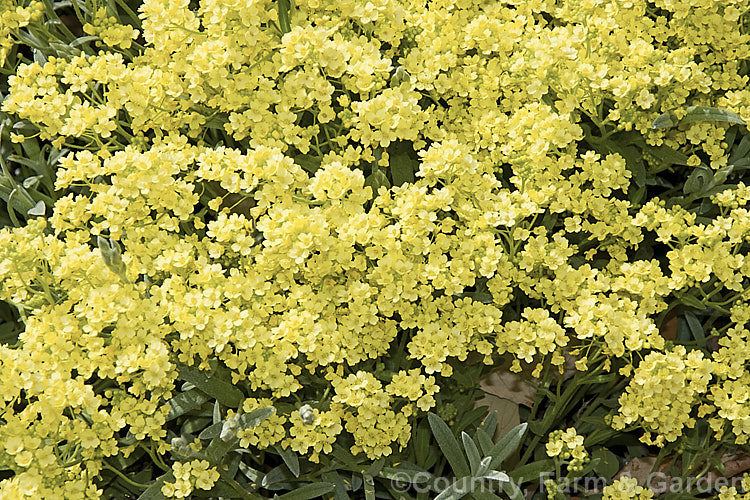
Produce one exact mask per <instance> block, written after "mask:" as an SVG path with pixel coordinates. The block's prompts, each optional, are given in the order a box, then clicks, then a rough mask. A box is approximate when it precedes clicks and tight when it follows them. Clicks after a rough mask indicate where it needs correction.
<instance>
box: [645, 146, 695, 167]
mask: <svg viewBox="0 0 750 500" xmlns="http://www.w3.org/2000/svg"><path fill="white" fill-rule="evenodd" d="M646 153H650V154H651V155H653V156H655V157H656V158H657V159H658V160H660V161H661V162H663V163H666V164H667V165H687V161H688V155H686V154H685V153H683V152H681V151H677V150H674V149H672V148H670V147H669V146H665V145H663V144H662V145H661V146H651V145H646V147H645V148H644V154H646Z"/></svg>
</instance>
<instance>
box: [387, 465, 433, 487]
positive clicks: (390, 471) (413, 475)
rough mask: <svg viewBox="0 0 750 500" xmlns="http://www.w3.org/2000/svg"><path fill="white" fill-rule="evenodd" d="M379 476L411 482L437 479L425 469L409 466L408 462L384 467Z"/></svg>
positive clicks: (422, 482) (426, 481) (418, 482)
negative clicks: (407, 465)
mask: <svg viewBox="0 0 750 500" xmlns="http://www.w3.org/2000/svg"><path fill="white" fill-rule="evenodd" d="M378 477H382V478H385V479H391V480H393V481H406V482H408V483H409V484H424V483H429V482H431V481H433V480H434V479H435V476H433V475H432V474H430V473H429V472H427V471H425V470H424V469H421V468H414V469H412V468H408V467H406V464H400V465H399V466H398V467H383V469H382V470H381V471H380V473H379V474H378Z"/></svg>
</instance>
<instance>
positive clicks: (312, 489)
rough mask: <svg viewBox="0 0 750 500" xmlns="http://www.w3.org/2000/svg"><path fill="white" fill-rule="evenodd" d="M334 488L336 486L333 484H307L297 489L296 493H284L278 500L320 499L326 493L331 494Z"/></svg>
mask: <svg viewBox="0 0 750 500" xmlns="http://www.w3.org/2000/svg"><path fill="white" fill-rule="evenodd" d="M334 488H335V485H334V484H333V483H312V484H306V485H304V486H301V487H299V488H296V489H295V490H294V491H290V492H289V493H284V494H283V495H281V496H280V497H278V498H279V500H308V499H310V498H318V497H320V496H323V495H325V494H326V493H330V492H332V491H333V489H334Z"/></svg>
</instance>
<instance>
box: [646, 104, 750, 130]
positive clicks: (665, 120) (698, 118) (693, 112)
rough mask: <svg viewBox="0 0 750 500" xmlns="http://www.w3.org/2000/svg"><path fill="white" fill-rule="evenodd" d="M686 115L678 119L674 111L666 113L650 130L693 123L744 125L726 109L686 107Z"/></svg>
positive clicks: (741, 120)
mask: <svg viewBox="0 0 750 500" xmlns="http://www.w3.org/2000/svg"><path fill="white" fill-rule="evenodd" d="M685 111H686V114H685V116H684V117H683V118H682V119H678V118H677V115H676V114H675V112H674V110H670V111H667V112H665V113H662V114H661V115H659V117H657V118H656V120H654V122H653V123H652V124H651V128H653V129H658V128H668V127H675V126H677V125H681V124H684V123H693V122H706V121H708V122H725V123H737V124H739V125H745V121H744V120H743V119H742V118H740V116H739V115H738V114H736V113H732V112H731V111H727V110H726V109H720V108H712V107H707V106H688V107H687V108H685Z"/></svg>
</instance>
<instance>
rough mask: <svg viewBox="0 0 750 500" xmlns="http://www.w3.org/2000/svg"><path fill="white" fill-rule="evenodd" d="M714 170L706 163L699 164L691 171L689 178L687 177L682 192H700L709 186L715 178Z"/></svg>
mask: <svg viewBox="0 0 750 500" xmlns="http://www.w3.org/2000/svg"><path fill="white" fill-rule="evenodd" d="M713 176H714V173H713V171H712V170H711V169H710V168H708V167H707V166H705V165H699V166H697V167H695V169H694V170H693V171H692V172H690V175H688V178H687V179H685V185H684V186H683V187H682V192H683V193H685V194H693V193H700V192H701V191H703V190H704V189H706V187H707V186H709V185H710V184H711V179H713Z"/></svg>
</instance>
